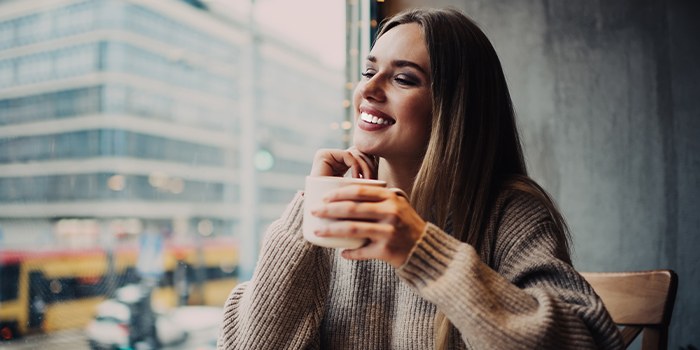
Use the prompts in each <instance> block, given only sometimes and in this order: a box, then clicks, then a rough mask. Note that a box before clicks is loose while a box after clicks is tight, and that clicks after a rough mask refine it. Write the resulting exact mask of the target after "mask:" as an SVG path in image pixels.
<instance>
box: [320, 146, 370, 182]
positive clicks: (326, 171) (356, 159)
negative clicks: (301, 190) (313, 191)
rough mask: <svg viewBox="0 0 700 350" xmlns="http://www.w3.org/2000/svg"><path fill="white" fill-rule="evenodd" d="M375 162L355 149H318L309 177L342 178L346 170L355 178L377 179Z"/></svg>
mask: <svg viewBox="0 0 700 350" xmlns="http://www.w3.org/2000/svg"><path fill="white" fill-rule="evenodd" d="M377 165H378V162H377V160H376V159H375V158H374V157H372V156H369V155H366V154H364V153H362V152H360V151H358V150H357V149H354V148H350V149H347V150H339V149H320V150H318V151H316V154H315V155H314V162H313V165H312V167H311V173H310V175H311V176H343V175H345V173H346V172H347V171H348V170H351V171H352V176H353V177H355V178H360V177H361V178H367V179H376V178H377Z"/></svg>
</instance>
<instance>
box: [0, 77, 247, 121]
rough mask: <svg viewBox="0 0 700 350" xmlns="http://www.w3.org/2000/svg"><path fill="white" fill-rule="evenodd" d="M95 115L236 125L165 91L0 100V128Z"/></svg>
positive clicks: (91, 90)
mask: <svg viewBox="0 0 700 350" xmlns="http://www.w3.org/2000/svg"><path fill="white" fill-rule="evenodd" d="M231 105H232V106H235V103H232V104H231ZM98 113H108V114H128V115H133V116H142V117H149V118H153V119H159V120H164V121H169V122H175V123H177V124H178V125H189V126H196V127H198V128H205V129H211V130H218V131H221V130H231V131H232V132H235V129H236V124H235V123H236V121H237V118H232V115H233V113H232V111H230V110H226V109H224V108H221V107H218V108H217V107H216V106H212V105H207V104H203V103H197V102H196V101H193V100H192V99H177V98H174V97H172V96H169V95H168V94H167V91H156V92H152V91H146V90H144V89H142V88H139V87H135V86H126V85H117V84H109V85H104V86H93V87H85V88H78V89H67V90H61V91H58V92H49V93H44V94H38V95H30V96H22V97H16V98H8V99H4V100H0V126H2V125H13V124H20V123H29V122H36V121H42V120H52V119H61V118H67V117H73V116H82V115H93V114H98Z"/></svg>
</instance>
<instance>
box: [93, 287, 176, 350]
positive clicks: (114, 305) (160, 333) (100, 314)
mask: <svg viewBox="0 0 700 350" xmlns="http://www.w3.org/2000/svg"><path fill="white" fill-rule="evenodd" d="M144 300H145V296H144V294H143V292H142V291H141V288H140V287H139V286H126V287H123V288H121V289H120V290H119V291H117V293H116V296H115V298H113V299H108V300H105V301H103V302H102V303H100V304H99V305H98V306H97V309H96V312H95V316H94V318H93V319H92V320H91V321H90V322H89V323H88V325H87V327H86V329H85V333H86V336H87V339H88V342H89V344H90V348H91V349H94V350H97V349H130V348H132V347H135V345H136V344H137V343H144V342H147V341H148V339H147V338H144V334H145V333H144V329H145V328H147V327H144V326H143V323H142V322H140V321H139V320H138V317H139V316H143V315H139V314H138V313H139V310H142V309H141V306H142V305H140V304H139V303H143V302H144ZM146 302H150V299H149V300H147V301H146ZM175 317H177V318H182V316H180V315H178V314H173V313H171V312H168V313H161V312H153V318H154V319H155V322H154V326H155V327H154V329H155V337H154V339H153V341H155V344H150V345H151V346H150V347H158V348H159V347H163V346H168V345H173V344H177V343H181V342H183V341H185V340H186V339H187V337H188V332H187V331H186V330H185V328H184V327H183V326H182V325H180V324H178V322H177V321H176V320H175Z"/></svg>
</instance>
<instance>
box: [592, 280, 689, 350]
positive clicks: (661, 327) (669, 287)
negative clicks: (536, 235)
mask: <svg viewBox="0 0 700 350" xmlns="http://www.w3.org/2000/svg"><path fill="white" fill-rule="evenodd" d="M581 274H582V275H583V277H584V278H585V279H586V280H587V281H588V283H590V284H591V286H592V287H593V290H595V292H596V293H597V294H598V295H599V296H600V298H601V299H602V300H603V304H605V307H606V308H607V309H608V312H609V313H610V316H612V319H613V321H614V322H615V323H616V324H618V325H620V326H625V327H624V328H623V329H622V330H621V332H622V336H623V338H624V340H625V347H628V346H629V345H630V344H631V343H632V341H633V340H634V339H635V338H636V337H637V336H638V335H639V333H640V332H642V331H643V334H644V335H643V336H642V350H666V348H667V347H668V325H669V323H670V322H671V313H672V312H673V304H674V302H675V300H676V290H677V288H678V276H677V275H676V273H675V272H673V271H671V270H652V271H638V272H583V273H581Z"/></svg>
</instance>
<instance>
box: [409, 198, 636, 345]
mask: <svg viewBox="0 0 700 350" xmlns="http://www.w3.org/2000/svg"><path fill="white" fill-rule="evenodd" d="M534 203H536V204H534V205H533V199H532V198H529V197H528V196H526V195H524V194H519V195H518V196H516V198H515V199H513V200H511V201H508V203H507V204H505V205H504V208H502V210H501V213H502V215H501V216H500V218H499V219H498V221H497V227H496V228H495V235H496V238H495V242H494V245H493V259H492V263H491V265H492V266H488V265H486V264H485V263H483V262H482V261H481V259H480V256H479V254H478V253H477V251H476V250H475V249H474V248H473V247H472V246H471V245H469V244H466V243H463V242H461V241H459V240H457V239H455V238H454V237H452V236H450V235H449V234H447V233H445V232H444V231H442V230H441V229H439V228H438V227H436V226H435V225H432V224H428V225H427V227H426V231H425V233H424V235H423V238H422V239H421V241H420V242H419V243H418V244H417V246H416V247H415V249H414V251H413V253H412V254H411V256H410V257H409V259H408V260H407V262H406V263H405V264H404V265H403V266H402V267H401V268H399V270H398V271H397V272H398V274H399V276H400V277H401V278H402V279H403V280H404V281H405V282H406V283H408V284H409V285H411V286H412V287H413V288H414V289H415V290H416V291H417V292H418V293H419V294H420V295H421V296H422V297H423V298H425V299H426V300H428V301H430V302H432V303H434V304H435V305H436V306H437V307H438V309H439V310H441V311H442V312H444V313H445V315H446V316H447V318H448V319H449V320H450V321H451V322H452V324H453V325H454V327H455V328H456V329H457V330H458V331H459V333H460V335H461V338H462V340H463V341H464V342H465V343H467V344H470V345H471V346H473V347H474V348H476V349H621V348H622V343H621V338H620V334H619V331H618V329H617V327H616V326H615V324H614V323H613V322H612V320H611V319H610V316H609V315H608V313H607V311H606V310H605V307H604V306H603V303H602V302H601V300H600V299H599V298H598V297H597V296H596V294H595V293H594V292H593V290H592V289H591V287H590V286H589V285H588V284H587V283H586V282H585V280H584V279H583V277H581V276H580V275H579V274H578V273H577V272H576V271H575V270H574V268H573V267H572V266H571V265H570V264H568V263H566V262H565V260H563V259H561V258H562V256H561V254H562V252H565V251H566V250H565V249H563V242H561V241H560V240H559V239H558V238H557V237H559V235H557V234H556V231H554V230H555V226H554V224H553V222H552V219H551V216H550V215H549V213H548V212H547V209H546V208H545V207H544V206H543V205H541V204H537V203H538V202H534ZM567 260H568V259H567Z"/></svg>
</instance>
